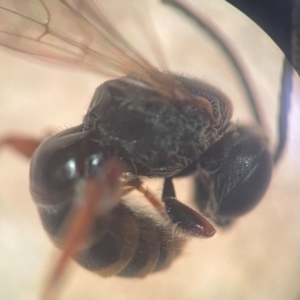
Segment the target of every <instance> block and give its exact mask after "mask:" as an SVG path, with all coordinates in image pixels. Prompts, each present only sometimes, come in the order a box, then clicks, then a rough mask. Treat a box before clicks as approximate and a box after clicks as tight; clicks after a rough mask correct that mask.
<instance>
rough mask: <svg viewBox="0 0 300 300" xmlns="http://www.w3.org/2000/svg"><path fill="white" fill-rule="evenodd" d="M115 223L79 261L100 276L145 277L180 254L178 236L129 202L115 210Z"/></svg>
mask: <svg viewBox="0 0 300 300" xmlns="http://www.w3.org/2000/svg"><path fill="white" fill-rule="evenodd" d="M111 220H112V222H111V226H110V228H109V229H108V230H107V232H105V233H104V234H101V235H100V236H97V241H96V242H94V243H93V244H92V245H91V246H88V247H86V248H85V249H83V250H81V251H80V253H78V254H77V256H76V257H75V260H76V261H77V262H78V263H79V264H80V265H82V266H83V267H84V268H86V269H89V270H91V271H93V272H95V273H97V274H98V275H100V276H103V277H108V276H113V275H117V276H122V277H144V276H146V275H148V274H149V273H151V272H154V271H159V270H161V269H164V268H166V267H168V266H169V264H170V263H171V261H172V260H173V258H174V257H175V256H177V254H178V246H179V243H178V241H179V240H178V239H177V240H176V239H173V237H172V233H171V228H169V227H167V226H165V225H163V224H162V223H161V222H159V221H158V220H157V219H156V218H155V217H153V218H151V216H149V215H146V214H144V213H142V212H139V213H137V212H136V211H134V209H133V207H132V206H128V204H127V205H126V202H123V203H121V204H120V205H118V206H117V207H116V208H115V209H114V210H113V211H112V213H111Z"/></svg>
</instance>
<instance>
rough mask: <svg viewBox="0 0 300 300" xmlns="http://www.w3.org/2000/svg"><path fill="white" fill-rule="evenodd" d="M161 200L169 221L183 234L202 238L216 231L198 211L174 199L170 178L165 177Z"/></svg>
mask: <svg viewBox="0 0 300 300" xmlns="http://www.w3.org/2000/svg"><path fill="white" fill-rule="evenodd" d="M162 200H163V202H164V203H165V210H166V212H167V214H168V216H169V218H170V219H171V221H172V222H173V223H174V224H176V226H177V227H178V229H180V230H181V231H182V232H184V233H185V234H187V235H189V236H191V237H202V238H203V237H211V236H213V235H214V234H215V233H216V230H215V228H214V227H213V226H212V224H211V223H210V222H209V221H208V220H206V219H205V218H204V217H203V216H202V215H201V214H200V213H198V212H196V211H195V210H193V209H192V208H190V207H188V206H187V205H185V204H183V203H181V202H179V201H178V200H177V199H176V196H175V190H174V186H173V182H172V178H166V179H165V181H164V188H163V194H162Z"/></svg>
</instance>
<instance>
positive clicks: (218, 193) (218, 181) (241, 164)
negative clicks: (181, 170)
mask: <svg viewBox="0 0 300 300" xmlns="http://www.w3.org/2000/svg"><path fill="white" fill-rule="evenodd" d="M200 164H201V166H202V168H203V169H204V170H206V171H207V172H208V174H209V177H210V179H211V181H212V185H213V193H214V197H213V198H215V200H213V199H211V198H210V197H208V198H209V200H208V201H207V202H205V203H204V201H203V200H201V199H198V200H197V201H198V204H199V205H200V207H201V209H202V210H204V211H205V210H209V208H208V207H210V208H211V207H212V206H214V205H213V204H212V203H213V202H214V201H215V202H216V204H217V208H215V210H216V211H215V213H216V214H217V217H216V218H217V219H218V218H225V219H233V218H236V217H239V216H241V215H244V214H246V213H247V212H249V211H250V210H251V209H253V208H254V207H255V206H256V205H257V204H258V203H259V201H260V200H261V199H262V197H263V195H264V194H265V192H266V190H267V187H268V185H269V182H270V179H271V174H272V168H273V162H272V157H271V154H270V152H269V150H268V149H267V148H266V142H265V139H264V137H263V136H262V135H261V133H260V132H259V131H258V130H257V131H255V130H253V129H250V128H247V127H241V126H240V127H239V128H238V130H237V131H236V132H233V133H228V134H227V135H225V136H224V137H223V138H222V139H221V140H219V141H218V142H217V143H215V144H214V145H213V146H212V147H211V148H210V149H209V150H207V151H206V152H205V153H204V154H203V156H202V158H201V162H200ZM196 184H197V183H196ZM200 185H201V184H200ZM215 221H216V222H217V223H218V220H215Z"/></svg>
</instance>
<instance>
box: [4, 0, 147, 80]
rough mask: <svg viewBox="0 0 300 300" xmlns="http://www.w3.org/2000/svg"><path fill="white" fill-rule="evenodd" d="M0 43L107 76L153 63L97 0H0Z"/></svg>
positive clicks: (141, 68) (121, 73)
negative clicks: (133, 45)
mask: <svg viewBox="0 0 300 300" xmlns="http://www.w3.org/2000/svg"><path fill="white" fill-rule="evenodd" d="M0 20H1V24H0V45H2V46H5V47H7V48H10V49H14V50H17V51H20V52H23V53H27V54H30V55H32V56H34V57H36V58H39V59H43V60H46V61H50V62H54V63H59V64H63V65H71V66H77V67H80V68H83V69H87V70H90V71H94V72H97V73H101V74H104V75H108V76H116V75H117V76H119V75H124V74H128V73H130V72H133V71H134V72H136V71H137V72H139V71H142V70H145V69H150V68H153V66H152V65H151V64H150V62H148V61H147V60H146V59H145V58H143V57H142V56H141V55H140V54H139V53H138V52H137V51H136V50H135V49H134V48H133V47H132V46H131V45H130V44H128V43H127V42H126V41H125V40H124V39H123V38H122V36H121V35H120V33H119V32H118V30H117V29H116V28H115V27H114V26H113V25H112V24H111V23H110V22H109V20H108V19H107V17H106V16H105V13H104V12H103V9H102V8H101V0H99V1H97V2H95V1H94V0H89V1H86V0H27V1H23V0H13V1H12V0H1V1H0Z"/></svg>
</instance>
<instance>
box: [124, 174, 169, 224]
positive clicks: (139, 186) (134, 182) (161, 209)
mask: <svg viewBox="0 0 300 300" xmlns="http://www.w3.org/2000/svg"><path fill="white" fill-rule="evenodd" d="M126 185H128V186H127V187H126V188H127V189H126V190H125V192H124V193H125V194H127V193H128V192H130V191H131V190H132V189H131V188H130V187H133V189H136V190H138V191H139V192H140V193H142V194H143V195H144V196H145V198H146V199H147V200H148V201H149V202H150V203H151V205H152V206H153V207H154V208H155V209H156V210H157V212H158V213H159V214H160V215H161V217H162V218H163V219H165V220H166V221H168V220H169V217H168V215H167V213H166V211H165V206H164V204H163V203H162V202H161V200H159V199H157V198H156V197H155V196H154V194H153V193H152V192H151V191H149V190H148V189H147V188H145V187H144V186H143V182H142V180H141V179H140V178H138V177H134V178H132V179H131V180H129V181H127V182H126ZM124 193H123V195H124Z"/></svg>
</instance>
